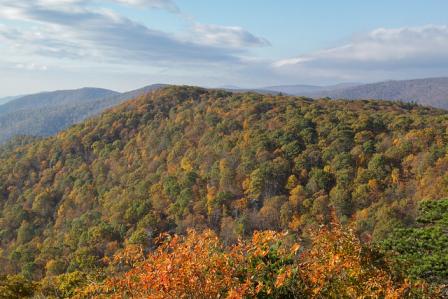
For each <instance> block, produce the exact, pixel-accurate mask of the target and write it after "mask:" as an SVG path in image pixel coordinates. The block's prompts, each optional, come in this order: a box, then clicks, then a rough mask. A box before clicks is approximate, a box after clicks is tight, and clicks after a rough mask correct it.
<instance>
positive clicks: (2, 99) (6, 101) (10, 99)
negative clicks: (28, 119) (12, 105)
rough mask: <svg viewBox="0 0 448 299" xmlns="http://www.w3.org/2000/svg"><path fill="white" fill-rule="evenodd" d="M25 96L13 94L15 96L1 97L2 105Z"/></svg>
mask: <svg viewBox="0 0 448 299" xmlns="http://www.w3.org/2000/svg"><path fill="white" fill-rule="evenodd" d="M21 97H23V96H13V97H4V98H0V105H4V104H6V103H8V102H11V101H13V100H15V99H18V98H21Z"/></svg>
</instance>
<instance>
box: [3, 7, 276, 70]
mask: <svg viewBox="0 0 448 299" xmlns="http://www.w3.org/2000/svg"><path fill="white" fill-rule="evenodd" d="M110 1H113V2H119V3H123V4H127V5H138V6H145V7H150V8H161V9H166V10H168V11H171V12H177V11H178V8H177V6H176V5H175V4H174V3H173V2H172V1H169V0H110ZM93 2H94V1H88V0H38V1H31V0H23V1H20V2H18V1H10V0H0V17H1V18H5V19H9V20H14V21H20V22H22V23H23V22H26V23H27V24H28V26H27V27H26V28H25V29H20V28H14V27H6V26H2V27H0V39H1V40H2V41H3V43H5V44H7V45H9V47H10V48H14V47H15V48H16V49H17V50H19V51H22V52H26V53H23V54H24V55H40V56H44V57H47V58H48V57H52V58H68V59H81V58H82V59H92V60H95V61H96V62H98V61H105V62H111V63H123V62H124V61H126V63H132V62H137V63H151V64H153V65H173V64H177V65H179V64H184V65H192V64H201V63H202V64H217V63H238V62H240V58H239V54H240V53H242V52H243V51H244V50H245V48H249V47H254V46H263V45H267V44H269V43H268V42H267V41H266V40H264V39H262V38H259V37H257V36H255V35H253V34H251V33H249V32H247V31H245V30H244V29H242V28H239V27H223V26H216V25H202V24H197V25H195V30H193V31H192V32H190V34H189V36H188V37H189V38H187V36H185V37H183V38H182V37H178V36H174V35H173V34H170V33H167V32H163V31H159V30H154V29H151V28H148V27H147V26H145V25H143V24H140V23H137V22H135V21H133V20H131V19H128V18H126V17H124V16H121V15H119V14H117V13H116V12H113V11H111V10H106V9H101V8H97V7H96V8H92V7H90V6H89V4H92V3H93ZM30 24H31V25H33V26H34V27H32V28H30V27H29V26H30ZM191 36H193V37H194V38H191ZM190 40H194V42H192V41H190Z"/></svg>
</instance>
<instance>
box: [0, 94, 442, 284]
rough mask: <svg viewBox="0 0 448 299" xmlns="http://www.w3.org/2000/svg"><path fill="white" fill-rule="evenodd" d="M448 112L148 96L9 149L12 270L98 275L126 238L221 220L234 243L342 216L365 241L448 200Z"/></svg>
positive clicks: (3, 190) (3, 188) (2, 230)
mask: <svg viewBox="0 0 448 299" xmlns="http://www.w3.org/2000/svg"><path fill="white" fill-rule="evenodd" d="M447 127H448V115H447V114H446V112H444V111H440V110H436V109H430V108H424V107H419V106H409V105H405V104H402V103H392V102H383V101H332V100H328V99H321V100H315V101H312V100H309V99H304V98H298V97H285V96H271V95H259V94H255V93H238V94H233V93H230V92H225V91H219V90H206V89H201V88H195V87H168V88H164V89H160V90H157V91H155V92H153V93H149V94H147V95H145V96H141V97H139V98H137V99H135V100H133V101H129V102H127V103H125V104H123V105H121V106H118V107H116V108H114V109H111V110H109V111H107V112H106V113H104V114H102V115H101V116H99V117H96V118H92V119H89V120H87V121H85V122H83V123H81V124H79V125H76V126H73V127H71V128H70V129H68V130H66V131H63V132H61V133H59V134H58V135H56V136H53V137H50V138H46V139H38V140H35V141H33V142H27V141H24V142H23V143H20V142H18V144H17V147H7V148H3V149H2V153H1V155H0V237H1V238H0V248H1V251H0V268H1V269H3V271H4V273H6V274H19V273H21V274H23V275H24V276H26V277H27V278H30V279H31V278H32V279H36V280H41V279H45V278H49V277H58V276H60V275H65V274H67V275H69V274H71V273H76V271H78V272H79V273H83V275H84V274H85V275H94V273H97V271H101V270H102V269H104V267H105V261H106V260H107V259H110V258H111V257H112V256H114V254H115V253H117V252H119V251H120V250H122V249H123V246H125V245H126V244H140V245H145V246H147V247H146V249H148V248H149V247H148V246H151V244H150V242H149V241H150V240H151V239H152V238H153V237H154V236H155V235H157V234H158V233H162V232H167V231H168V232H176V233H184V232H185V231H186V230H187V229H188V228H195V229H197V230H202V229H205V228H211V229H213V230H215V231H216V232H217V233H218V235H220V236H221V237H223V239H224V240H225V241H226V242H228V243H232V242H235V241H236V240H237V239H238V238H239V237H247V236H249V235H252V233H253V232H254V231H256V230H260V229H275V230H283V229H288V230H291V231H293V232H296V233H301V232H303V231H305V230H306V229H307V228H310V227H314V226H316V225H319V224H322V223H329V220H330V218H331V214H332V211H335V212H336V214H337V216H338V217H339V218H340V219H341V220H342V222H344V223H346V222H353V224H354V227H356V230H357V233H358V234H359V235H360V236H361V237H362V238H363V239H365V240H371V239H372V238H373V239H375V240H380V239H382V238H384V237H387V235H388V233H390V232H391V231H392V228H394V227H406V226H408V225H410V224H412V223H413V222H414V220H415V219H414V212H415V205H416V203H418V202H419V201H420V200H422V199H438V198H440V197H444V196H448V179H447V177H446V169H448V156H447V150H448V148H447V147H446V144H447V143H448V136H447V134H446V132H447Z"/></svg>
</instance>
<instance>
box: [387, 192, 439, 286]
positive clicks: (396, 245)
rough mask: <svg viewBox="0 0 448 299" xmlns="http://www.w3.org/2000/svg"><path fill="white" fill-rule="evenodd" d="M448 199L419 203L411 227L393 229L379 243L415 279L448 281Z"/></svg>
mask: <svg viewBox="0 0 448 299" xmlns="http://www.w3.org/2000/svg"><path fill="white" fill-rule="evenodd" d="M447 232H448V199H444V200H438V201H422V202H421V203H420V206H419V215H418V217H417V221H416V224H415V225H414V227H410V228H402V229H396V230H395V231H394V232H393V233H392V234H391V235H390V237H389V238H388V239H386V240H385V241H383V242H382V246H383V248H384V249H385V250H392V251H393V252H395V253H396V255H395V256H394V259H395V260H396V262H397V263H398V264H399V265H401V267H402V270H403V271H404V272H405V273H406V274H407V275H409V276H411V277H414V278H423V279H426V280H428V281H431V282H437V283H444V284H446V283H447V282H448V233H447Z"/></svg>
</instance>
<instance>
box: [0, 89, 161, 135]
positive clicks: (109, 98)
mask: <svg viewBox="0 0 448 299" xmlns="http://www.w3.org/2000/svg"><path fill="white" fill-rule="evenodd" d="M162 86H163V85H161V84H154V85H149V86H146V87H144V88H141V89H137V90H133V91H129V92H125V93H118V92H115V91H112V90H107V89H100V88H81V89H77V90H61V91H53V92H44V93H38V94H33V95H28V96H24V97H18V98H16V99H14V100H12V101H10V102H8V103H6V104H4V105H1V106H0V143H3V142H6V141H8V140H9V139H10V138H14V137H16V136H23V135H29V136H50V135H54V134H56V133H57V132H60V131H62V130H63V129H66V128H68V127H69V126H71V125H73V124H76V123H79V122H81V121H83V120H85V119H86V118H88V117H91V116H94V115H97V114H99V113H101V112H102V111H104V110H105V109H107V108H110V107H113V106H115V105H117V104H119V103H122V102H124V101H126V100H129V99H132V98H134V97H136V96H139V95H141V94H144V93H146V92H149V91H151V90H154V89H157V88H160V87H162Z"/></svg>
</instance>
